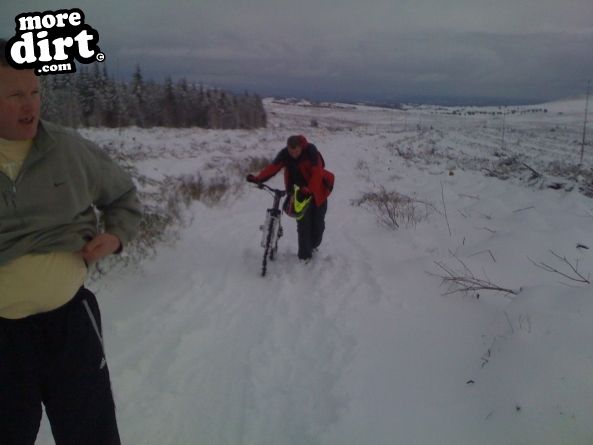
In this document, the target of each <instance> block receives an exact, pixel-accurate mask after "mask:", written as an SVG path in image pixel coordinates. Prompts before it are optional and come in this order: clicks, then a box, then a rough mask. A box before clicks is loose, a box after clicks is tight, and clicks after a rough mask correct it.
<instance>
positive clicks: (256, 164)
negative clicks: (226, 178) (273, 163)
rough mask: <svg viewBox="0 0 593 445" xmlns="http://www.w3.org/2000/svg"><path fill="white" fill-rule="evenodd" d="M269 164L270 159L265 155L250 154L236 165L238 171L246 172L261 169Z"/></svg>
mask: <svg viewBox="0 0 593 445" xmlns="http://www.w3.org/2000/svg"><path fill="white" fill-rule="evenodd" d="M269 164H270V159H269V158H267V157H265V156H250V157H248V158H247V159H246V160H245V161H242V162H241V163H240V164H238V165H237V167H238V170H239V173H242V174H247V173H254V172H258V171H260V170H262V169H263V168H264V167H266V166H268V165H269Z"/></svg>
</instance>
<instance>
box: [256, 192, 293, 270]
mask: <svg viewBox="0 0 593 445" xmlns="http://www.w3.org/2000/svg"><path fill="white" fill-rule="evenodd" d="M257 188H259V189H260V190H266V191H267V192H269V193H270V194H271V195H273V196H274V204H273V206H272V208H269V209H267V210H266V219H265V221H264V223H263V225H261V226H259V229H260V230H261V231H262V239H261V246H262V247H263V248H264V257H263V260H262V268H261V276H262V277H264V276H265V275H266V271H267V267H268V258H269V259H270V260H271V261H274V260H275V259H276V254H277V253H278V240H279V239H280V238H282V235H283V234H284V231H283V229H282V223H281V216H282V210H281V209H280V200H281V199H282V198H283V197H284V196H286V191H285V190H278V189H274V188H272V187H268V186H267V185H265V184H257Z"/></svg>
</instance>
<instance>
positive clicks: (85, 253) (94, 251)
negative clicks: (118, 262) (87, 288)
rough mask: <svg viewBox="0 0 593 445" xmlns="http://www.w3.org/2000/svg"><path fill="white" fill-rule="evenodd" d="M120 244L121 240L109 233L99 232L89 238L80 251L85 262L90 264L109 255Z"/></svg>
mask: <svg viewBox="0 0 593 445" xmlns="http://www.w3.org/2000/svg"><path fill="white" fill-rule="evenodd" d="M120 246H121V241H120V240H119V238H118V237H117V236H115V235H112V234H111V233H101V234H99V235H97V236H96V237H94V238H93V239H92V240H90V241H89V242H88V243H86V245H85V246H84V247H83V248H82V250H81V251H80V253H81V254H82V258H83V259H84V260H85V261H86V263H87V264H91V263H94V262H97V261H99V260H100V259H102V258H105V257H106V256H107V255H111V254H112V253H114V252H115V251H117V250H118V249H119V248H120Z"/></svg>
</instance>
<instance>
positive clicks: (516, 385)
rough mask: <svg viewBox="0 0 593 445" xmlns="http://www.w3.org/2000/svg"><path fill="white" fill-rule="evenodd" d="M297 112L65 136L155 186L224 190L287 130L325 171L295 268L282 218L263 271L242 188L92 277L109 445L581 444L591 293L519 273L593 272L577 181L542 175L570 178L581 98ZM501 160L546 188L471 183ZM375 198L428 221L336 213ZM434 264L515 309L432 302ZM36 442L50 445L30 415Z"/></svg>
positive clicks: (591, 343)
mask: <svg viewBox="0 0 593 445" xmlns="http://www.w3.org/2000/svg"><path fill="white" fill-rule="evenodd" d="M309 105H310V104H307V103H304V102H301V103H298V104H294V103H288V102H282V101H273V100H266V108H267V110H268V113H269V121H270V125H269V128H267V129H261V130H256V131H240V130H237V131H214V130H199V129H191V130H164V129H154V130H139V129H125V130H105V129H94V130H85V131H83V132H82V133H83V134H84V135H85V136H87V137H89V138H91V139H93V140H96V141H98V142H99V143H101V144H104V145H108V144H111V146H112V147H120V148H121V150H122V151H124V152H126V153H127V156H132V157H134V158H135V160H134V165H135V166H136V167H137V168H138V170H139V171H140V172H141V173H142V174H143V175H145V176H146V177H150V178H152V179H154V180H155V181H159V180H162V179H163V178H164V177H165V175H170V176H178V175H181V174H189V173H196V172H200V174H201V175H203V176H204V177H205V178H215V177H217V176H228V177H231V176H232V175H235V176H236V177H234V178H232V179H231V182H234V183H240V182H241V181H242V180H243V178H242V177H239V173H237V170H236V169H234V167H233V165H236V163H237V162H242V161H244V160H247V159H248V158H250V157H258V156H259V157H261V156H266V157H269V158H272V157H273V156H274V154H275V153H276V152H277V151H278V150H279V149H280V148H282V146H283V144H284V141H285V139H286V137H287V136H288V135H290V134H293V133H304V134H305V135H306V136H307V137H308V139H309V140H310V141H312V142H313V143H315V144H316V145H317V146H318V147H319V149H320V150H321V151H322V153H323V155H324V157H325V160H326V162H327V167H328V168H329V169H330V170H332V171H333V172H334V173H335V174H336V188H335V190H334V193H333V194H332V196H331V197H330V201H329V210H328V214H327V231H326V236H325V238H324V243H323V245H322V246H321V249H320V251H319V253H318V254H317V256H316V257H315V258H314V260H313V261H312V262H311V263H309V264H300V263H299V262H298V261H297V259H296V228H295V224H294V221H293V220H289V219H288V218H285V219H284V225H285V237H284V238H283V239H282V240H281V245H280V252H279V258H278V259H277V261H275V262H274V263H271V264H270V265H269V273H268V276H266V277H265V278H262V277H260V276H259V270H260V263H261V255H262V249H261V248H260V247H259V240H260V232H259V231H258V227H259V225H260V224H261V223H262V222H263V217H264V213H265V208H266V207H267V206H268V205H269V204H270V203H271V197H270V196H269V195H267V194H266V193H265V192H263V191H260V190H257V189H255V188H251V187H247V186H245V187H242V188H240V189H239V191H235V192H234V193H233V195H232V196H228V197H227V199H225V200H224V201H223V202H222V203H221V204H220V205H215V206H207V205H205V204H203V203H200V202H196V203H195V204H194V205H193V206H192V207H191V208H190V209H189V210H188V212H190V214H191V224H189V225H188V226H187V227H185V228H184V229H183V230H182V231H181V233H180V234H179V237H180V239H179V240H178V242H177V243H176V244H174V245H172V246H170V245H168V246H162V247H161V248H160V249H159V252H158V255H157V256H156V257H154V258H151V259H146V260H144V261H143V262H142V264H141V267H140V269H139V271H138V270H137V269H133V270H129V271H125V270H124V271H118V272H117V273H114V274H112V275H110V276H108V277H106V278H103V279H101V280H100V281H97V282H94V283H91V285H90V287H91V289H93V290H94V291H95V292H96V293H97V295H98V298H99V302H100V304H101V306H102V310H103V319H104V330H105V342H106V349H107V357H108V361H109V364H110V369H111V374H112V382H113V389H114V392H115V397H116V401H117V405H118V418H119V424H120V430H121V435H122V439H123V442H124V443H126V444H134V445H140V444H154V445H167V444H175V445H193V444H196V445H201V444H209V445H240V444H244V445H245V444H253V445H268V444H269V445H284V444H286V445H288V444H290V445H305V444H306V445H398V444H402V445H415V444H419V445H425V444H439V445H465V444H468V445H473V444H486V445H490V444H492V445H519V444H530V445H531V444H538V445H548V444H549V445H560V444H571V445H579V444H582V445H585V444H591V443H592V442H593V422H592V417H593V289H592V287H591V286H590V285H588V284H586V283H578V282H577V281H574V280H571V279H569V278H566V277H563V276H561V275H560V274H558V273H553V272H549V271H545V270H543V269H542V267H536V265H535V264H534V263H538V264H540V263H545V264H547V265H549V266H551V267H553V268H556V269H557V270H558V271H560V272H563V273H566V274H568V275H570V276H575V274H574V272H573V271H571V270H570V265H569V264H567V263H565V262H563V261H562V260H561V259H560V258H562V257H565V258H566V260H567V262H568V263H570V264H571V265H573V266H575V267H576V266H577V264H578V271H579V272H580V273H581V274H582V275H583V276H584V277H585V278H587V277H588V276H589V274H590V273H591V272H593V253H592V252H593V201H592V200H591V199H590V198H588V197H587V196H585V195H584V194H583V193H581V192H580V191H579V189H581V190H584V189H586V187H587V183H586V181H587V178H586V176H583V174H581V176H578V177H576V176H575V177H572V178H571V177H563V178H560V179H558V178H550V177H548V176H547V175H548V173H547V172H548V171H549V170H548V166H550V165H553V164H554V162H562V163H564V164H566V165H569V166H570V165H575V164H577V163H578V160H579V150H580V140H581V139H580V138H581V131H582V124H583V110H584V101H579V100H575V101H567V102H564V103H555V104H545V105H543V106H541V107H516V109H515V112H514V113H513V112H511V111H510V110H506V111H505V114H496V113H497V112H499V111H501V110H499V109H498V108H493V109H486V108H481V109H469V108H466V109H460V108H457V109H456V108H444V107H406V108H405V109H404V110H386V109H380V108H373V107H362V106H360V107H350V106H339V107H338V106H333V107H329V106H326V107H314V106H309ZM539 108H542V109H543V108H545V109H547V112H543V111H541V110H540V111H530V110H535V109H539ZM454 111H456V113H455V114H453V112H454ZM468 111H472V112H474V113H473V114H469V113H467V112H468ZM476 111H480V112H481V113H475V112H476ZM312 120H315V121H316V124H318V126H317V127H312V126H311V121H312ZM503 120H504V130H503ZM591 131H593V129H591ZM589 140H591V138H589ZM592 151H593V147H592V146H591V144H589V145H588V152H587V153H586V155H585V161H584V169H581V170H583V171H585V172H586V170H587V169H588V170H591V167H592V166H593V155H592ZM134 155H135V156H134ZM513 156H515V157H516V156H518V157H519V159H520V160H521V162H522V163H524V164H527V165H529V167H531V168H532V169H534V170H535V171H537V172H539V173H541V175H542V176H541V177H539V178H533V177H531V175H532V172H531V170H528V169H515V170H513V171H512V172H511V173H510V174H509V179H508V180H506V181H505V180H501V179H498V178H496V177H491V176H487V175H485V172H486V173H488V171H494V170H495V169H496V168H497V166H499V165H500V164H498V163H499V162H500V160H501V159H505V158H512V157H513ZM521 165H522V164H521ZM557 180H559V181H561V182H563V183H565V184H564V185H563V186H562V188H561V189H560V190H553V189H550V188H548V185H549V184H550V183H552V182H555V181H557ZM271 184H272V185H276V186H280V185H281V178H280V175H278V177H276V178H274V179H273V180H272V181H271ZM381 186H382V187H384V188H385V189H387V190H396V191H398V192H399V193H402V194H405V195H408V196H410V197H414V198H416V199H419V200H422V201H425V202H428V203H430V204H432V205H433V206H434V208H433V211H432V212H431V213H430V214H429V217H428V218H427V219H425V220H424V221H422V222H420V223H419V224H417V226H416V227H415V228H407V229H405V228H401V229H400V230H398V231H392V230H389V229H387V228H385V227H383V226H380V225H379V224H377V221H376V219H375V216H374V215H373V214H371V213H370V212H368V211H367V210H366V209H365V208H364V207H359V206H354V205H352V202H353V200H355V199H357V198H360V196H361V195H362V193H364V192H370V191H374V190H375V191H376V190H378V188H379V187H381ZM445 212H446V218H445ZM449 228H450V229H449ZM449 230H450V231H449ZM554 254H557V255H558V256H559V257H560V258H558V257H556V256H554ZM437 263H439V264H441V265H444V266H446V267H449V268H451V269H453V270H455V271H458V272H459V275H460V276H463V275H464V274H465V275H467V272H468V270H470V271H471V272H472V273H473V274H474V275H475V276H476V277H479V278H483V279H485V280H487V281H490V282H492V283H494V284H497V285H498V286H501V287H504V288H507V289H509V290H513V291H516V292H517V295H513V294H503V293H497V292H493V291H488V290H480V291H477V292H470V293H466V294H463V293H452V294H448V295H444V294H446V293H447V291H448V290H451V289H450V288H448V287H446V286H442V285H441V279H440V278H439V277H438V276H435V274H437V275H438V274H440V275H442V274H443V271H442V269H440V268H439V266H438V265H437ZM462 263H463V264H464V265H465V266H466V267H467V270H465V272H464V270H463V266H462ZM540 266H542V264H540ZM38 443H40V444H42V445H43V444H50V443H53V442H52V441H51V435H50V434H49V427H48V426H47V423H45V421H44V425H43V428H42V431H41V433H40V439H39V441H38Z"/></svg>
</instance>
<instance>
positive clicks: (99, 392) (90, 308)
mask: <svg viewBox="0 0 593 445" xmlns="http://www.w3.org/2000/svg"><path fill="white" fill-rule="evenodd" d="M42 404H43V405H45V410H46V414H47V417H48V419H49V422H50V425H51V429H52V433H53V436H54V440H55V443H56V445H83V444H84V445H120V438H119V433H118V430H117V423H116V419H115V405H114V402H113V396H112V392H111V385H110V381H109V371H108V369H107V364H106V362H105V356H104V353H103V345H102V334H101V320H100V313H99V306H98V304H97V300H96V298H95V296H94V295H93V293H92V292H91V291H89V290H88V289H85V288H81V289H80V290H79V291H78V293H77V294H76V296H75V297H74V298H73V299H72V300H71V301H70V302H68V303H67V304H65V305H64V306H62V307H60V308H58V309H56V310H54V311H51V312H47V313H43V314H38V315H32V316H30V317H26V318H23V319H19V320H8V319H5V318H0V444H2V445H33V444H34V443H35V438H36V437H37V433H38V431H39V425H40V421H41V413H42V409H41V405H42Z"/></svg>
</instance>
